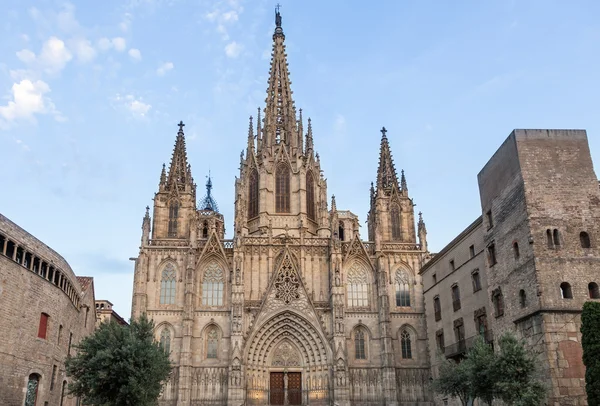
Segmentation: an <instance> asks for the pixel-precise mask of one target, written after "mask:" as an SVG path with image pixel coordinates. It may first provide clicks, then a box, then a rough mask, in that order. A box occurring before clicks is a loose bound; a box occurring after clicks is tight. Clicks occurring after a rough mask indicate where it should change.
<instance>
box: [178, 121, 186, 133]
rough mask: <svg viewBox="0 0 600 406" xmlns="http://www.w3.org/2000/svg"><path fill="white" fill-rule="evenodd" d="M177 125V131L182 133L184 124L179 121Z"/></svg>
mask: <svg viewBox="0 0 600 406" xmlns="http://www.w3.org/2000/svg"><path fill="white" fill-rule="evenodd" d="M177 125H178V126H179V131H183V127H185V124H183V120H182V121H180V122H179V124H177Z"/></svg>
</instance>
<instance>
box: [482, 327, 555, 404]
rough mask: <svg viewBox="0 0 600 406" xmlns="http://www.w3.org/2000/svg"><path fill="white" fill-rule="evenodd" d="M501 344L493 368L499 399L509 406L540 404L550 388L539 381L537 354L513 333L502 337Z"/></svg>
mask: <svg viewBox="0 0 600 406" xmlns="http://www.w3.org/2000/svg"><path fill="white" fill-rule="evenodd" d="M498 345H499V351H498V353H497V354H496V360H495V362H494V366H493V368H494V374H495V392H496V393H497V397H498V398H499V399H501V400H502V401H503V402H504V403H505V404H507V405H514V406H538V405H540V404H541V403H542V401H543V400H544V398H545V394H546V388H545V386H544V384H543V383H542V382H541V380H540V379H539V374H538V369H537V366H536V365H537V363H538V360H537V355H536V354H535V353H534V352H533V351H531V350H529V349H527V348H525V346H524V345H523V342H521V341H520V340H518V339H517V338H516V337H515V336H514V335H513V334H512V333H510V332H506V333H505V334H503V335H502V336H501V337H500V339H499V340H498Z"/></svg>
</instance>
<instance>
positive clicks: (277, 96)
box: [263, 6, 297, 147]
mask: <svg viewBox="0 0 600 406" xmlns="http://www.w3.org/2000/svg"><path fill="white" fill-rule="evenodd" d="M275 25H276V27H275V32H274V33H273V52H272V57H271V69H270V70H269V81H268V88H267V99H266V103H267V106H266V109H265V134H264V137H263V140H264V141H263V142H264V143H266V145H267V146H269V145H273V144H277V143H280V142H282V143H284V144H285V145H287V146H294V147H295V146H297V139H295V137H294V133H295V130H296V108H295V107H294V101H293V100H292V90H291V87H290V85H291V81H290V78H289V76H290V74H289V71H288V67H287V65H288V64H287V55H286V53H285V45H284V43H283V42H284V40H285V35H284V34H283V29H282V28H281V14H279V6H278V7H277V8H276V9H275Z"/></svg>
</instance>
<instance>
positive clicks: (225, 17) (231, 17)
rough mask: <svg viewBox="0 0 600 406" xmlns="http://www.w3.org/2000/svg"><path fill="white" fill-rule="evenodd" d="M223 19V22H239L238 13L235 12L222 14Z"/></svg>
mask: <svg viewBox="0 0 600 406" xmlns="http://www.w3.org/2000/svg"><path fill="white" fill-rule="evenodd" d="M221 19H222V20H223V21H227V22H229V21H237V20H238V13H237V11H235V10H231V11H228V12H226V13H223V14H221Z"/></svg>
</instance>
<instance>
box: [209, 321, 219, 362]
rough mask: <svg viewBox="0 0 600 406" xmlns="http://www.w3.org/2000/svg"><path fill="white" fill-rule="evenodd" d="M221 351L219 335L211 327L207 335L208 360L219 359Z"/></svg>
mask: <svg viewBox="0 0 600 406" xmlns="http://www.w3.org/2000/svg"><path fill="white" fill-rule="evenodd" d="M218 349H219V333H218V331H217V329H216V328H215V327H211V328H210V329H209V330H208V332H207V333H206V358H217V353H218Z"/></svg>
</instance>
